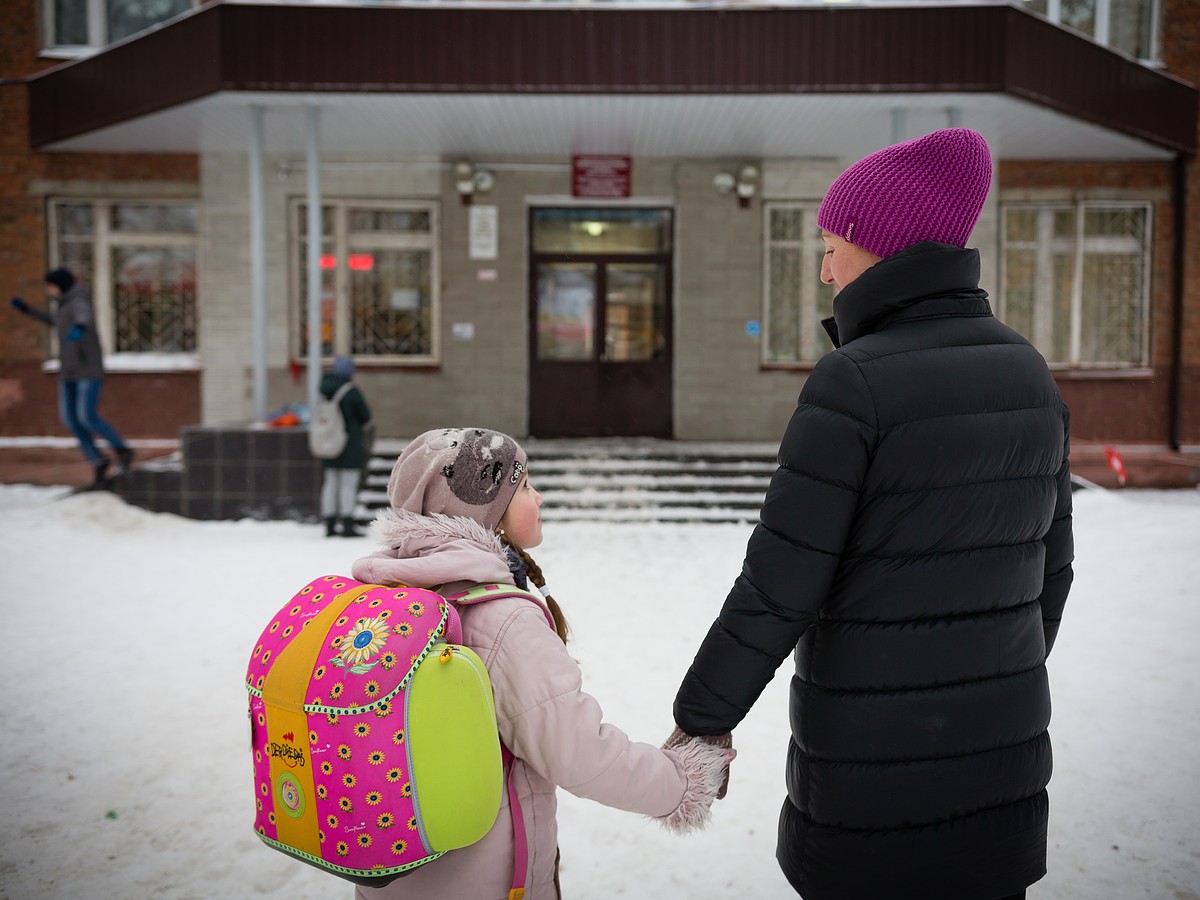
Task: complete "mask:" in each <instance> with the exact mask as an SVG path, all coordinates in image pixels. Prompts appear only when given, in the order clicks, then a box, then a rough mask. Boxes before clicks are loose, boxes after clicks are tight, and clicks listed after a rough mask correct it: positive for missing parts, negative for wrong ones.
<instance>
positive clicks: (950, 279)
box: [821, 241, 992, 347]
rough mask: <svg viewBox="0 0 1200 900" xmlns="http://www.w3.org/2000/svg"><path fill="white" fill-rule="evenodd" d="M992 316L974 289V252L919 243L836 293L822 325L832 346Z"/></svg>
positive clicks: (982, 295) (976, 285)
mask: <svg viewBox="0 0 1200 900" xmlns="http://www.w3.org/2000/svg"><path fill="white" fill-rule="evenodd" d="M991 314H992V309H991V306H990V305H989V304H988V301H987V294H986V293H985V292H984V291H982V290H980V289H979V251H978V250H973V249H964V248H962V247H955V246H954V245H953V244H939V243H935V242H934V241H922V242H921V243H919V244H913V245H912V246H911V247H906V248H905V249H903V250H901V251H900V252H898V253H893V254H892V255H891V256H889V257H887V258H886V259H883V260H880V261H879V262H877V263H876V264H875V265H873V266H872V267H871V268H869V269H867V270H866V271H865V272H863V273H862V274H861V275H859V276H858V278H856V279H854V281H853V282H852V283H850V284H848V285H846V287H845V288H844V289H843V290H841V291H839V292H838V295H837V297H835V298H834V301H833V315H832V316H831V317H830V318H828V319H823V320H822V321H821V324H822V326H824V328H825V331H826V332H827V333H828V334H829V337H830V339H831V340H832V341H833V345H834V346H835V347H841V346H844V345H845V344H848V343H850V341H852V340H854V339H855V338H859V337H862V336H863V335H864V334H870V333H871V332H873V331H878V330H880V329H881V328H884V327H886V326H887V325H891V324H892V323H894V322H897V321H902V320H905V319H914V318H935V317H938V318H940V317H943V316H953V315H976V316H980V315H988V316H990V315H991Z"/></svg>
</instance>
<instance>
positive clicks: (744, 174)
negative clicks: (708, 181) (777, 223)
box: [712, 163, 758, 207]
mask: <svg viewBox="0 0 1200 900" xmlns="http://www.w3.org/2000/svg"><path fill="white" fill-rule="evenodd" d="M712 186H713V190H715V191H716V192H717V193H718V194H735V195H736V196H737V201H738V206H741V207H747V206H749V205H750V199H751V198H752V197H753V196H754V195H755V194H757V193H758V166H754V165H751V164H750V163H746V164H744V165H742V166H740V167H739V168H738V170H737V173H736V174H735V173H733V172H718V173H717V174H716V175H714V176H713V180H712Z"/></svg>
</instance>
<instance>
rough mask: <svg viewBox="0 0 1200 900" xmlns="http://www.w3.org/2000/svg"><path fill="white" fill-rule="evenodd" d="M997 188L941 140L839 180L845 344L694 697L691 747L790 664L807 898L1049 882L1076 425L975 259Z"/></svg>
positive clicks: (901, 150) (801, 880)
mask: <svg viewBox="0 0 1200 900" xmlns="http://www.w3.org/2000/svg"><path fill="white" fill-rule="evenodd" d="M931 169H932V170H934V171H936V173H937V175H938V177H937V178H930V177H927V176H928V174H929V172H928V170H931ZM946 170H949V171H946ZM990 174H991V161H990V155H988V151H987V145H986V144H985V143H984V142H983V138H982V137H980V136H979V135H977V134H976V133H975V132H971V131H968V130H966V129H947V130H945V131H942V132H936V133H935V134H933V135H929V136H927V137H926V138H922V139H919V140H918V141H910V142H908V143H906V144H900V145H895V146H893V147H888V148H885V149H884V150H882V151H879V152H878V153H877V154H873V155H872V156H870V157H867V158H865V159H864V160H861V161H860V162H859V163H857V164H856V165H855V166H854V167H851V168H850V169H849V170H847V172H845V173H843V175H842V176H841V177H840V178H839V180H838V181H837V182H835V184H834V186H833V187H832V188H831V189H830V192H829V194H828V195H827V196H826V199H825V202H824V203H823V204H822V209H821V213H820V215H819V216H818V223H819V224H820V225H821V227H822V229H823V236H824V237H825V240H826V246H827V256H826V261H825V264H824V265H823V268H822V276H823V278H825V279H826V280H827V281H829V280H834V281H836V282H837V283H838V286H839V288H842V290H841V291H840V293H839V294H838V296H837V298H836V300H835V303H834V316H833V321H832V322H831V323H830V324H829V325H827V327H828V328H829V329H830V333H831V335H832V336H833V337H834V343H835V345H837V348H838V349H835V350H834V351H833V352H832V353H830V354H829V355H827V356H826V357H825V358H824V359H822V360H821V361H820V362H819V363H818V364H817V365H816V367H815V368H814V369H813V372H812V374H811V375H810V376H809V378H808V380H807V381H806V382H805V385H804V388H803V391H802V392H801V395H800V400H799V405H798V407H797V409H796V412H795V414H794V415H793V417H792V420H791V423H790V424H789V426H788V429H787V432H786V434H785V436H784V438H783V442H782V444H781V446H780V450H779V469H778V470H777V472H776V474H775V476H774V478H773V480H772V482H771V486H770V489H769V491H768V493H767V497H766V500H765V502H764V504H763V508H762V513H761V524H760V525H759V526H758V527H757V528H756V529H755V531H754V533H753V535H752V536H751V538H750V541H749V545H748V547H747V551H746V559H745V563H744V566H743V569H742V573H741V575H740V576H739V577H738V578H737V580H736V581H735V583H734V586H733V589H732V590H731V592H730V594H729V597H728V599H727V600H726V601H725V605H724V608H723V609H722V610H721V614H720V617H719V618H718V619H717V621H716V622H715V623H714V625H713V626H712V629H711V630H710V632H709V634H708V637H707V638H706V639H705V641H704V643H703V645H702V646H701V647H700V650H699V652H698V654H697V656H696V659H695V661H694V663H693V665H692V667H691V669H690V670H689V671H688V673H687V676H686V677H685V679H684V682H683V685H682V687H681V688H680V691H679V694H678V697H677V698H676V702H675V716H676V721H677V723H678V725H679V727H680V730H681V731H682V732H684V733H687V734H691V735H714V736H723V735H725V734H726V733H727V732H729V731H730V730H732V728H733V727H734V726H736V725H737V723H738V722H739V721H741V719H742V718H743V716H744V715H745V714H746V712H747V711H748V710H749V709H750V707H751V706H752V705H753V703H754V702H755V700H756V699H757V698H758V696H759V694H760V692H761V691H762V689H763V687H764V686H765V685H766V683H767V682H768V681H769V680H770V679H771V677H772V675H773V673H774V671H775V669H776V668H777V667H778V665H779V664H780V662H782V660H783V659H784V658H785V657H786V656H788V655H789V654H790V653H792V652H793V650H794V651H795V655H796V674H795V676H794V677H793V679H792V688H791V726H792V740H791V742H790V746H789V748H788V754H787V769H786V772H787V794H788V796H787V799H786V800H785V801H784V804H783V811H782V814H781V818H780V825H779V843H778V850H777V858H778V861H779V864H780V866H781V867H782V869H783V872H784V874H785V875H786V876H787V878H788V880H789V881H790V882H791V884H792V885H793V887H795V889H796V891H797V892H798V893H800V894H801V895H802V896H803V897H804V898H805V900H888V898H914V900H916V898H920V900H937V898H944V900H997V898H1008V897H1021V896H1024V891H1025V888H1026V887H1027V886H1028V885H1029V884H1032V883H1033V882H1034V881H1036V880H1037V879H1039V878H1040V877H1041V876H1042V875H1043V874H1044V873H1045V871H1046V823H1047V815H1048V804H1047V793H1046V785H1047V783H1048V781H1049V779H1050V770H1051V757H1050V739H1049V736H1048V734H1047V730H1046V729H1047V725H1048V724H1049V721H1050V692H1049V687H1048V684H1047V678H1046V668H1045V665H1044V663H1045V658H1046V655H1047V654H1048V653H1049V651H1050V648H1051V647H1052V646H1053V643H1054V638H1055V635H1056V634H1057V631H1058V625H1059V620H1060V618H1061V615H1062V609H1063V604H1064V602H1065V600H1066V597H1067V592H1068V590H1069V588H1070V584H1071V578H1072V570H1071V561H1072V556H1073V551H1072V537H1071V493H1070V473H1069V468H1068V461H1067V455H1068V440H1069V430H1068V414H1067V409H1066V407H1065V406H1064V404H1063V402H1062V399H1061V397H1060V396H1059V392H1058V389H1057V387H1056V385H1055V383H1054V379H1053V378H1052V377H1051V375H1050V373H1049V371H1048V370H1047V367H1046V364H1045V361H1044V360H1043V359H1042V357H1041V356H1040V355H1039V354H1038V353H1037V351H1036V350H1034V348H1033V347H1031V346H1030V345H1029V343H1028V342H1027V341H1025V340H1024V339H1023V338H1022V337H1021V336H1020V335H1018V334H1017V333H1015V332H1014V331H1012V330H1011V329H1009V328H1007V327H1005V326H1004V325H1002V324H1001V323H1000V322H998V321H997V320H996V319H995V318H994V317H993V315H992V312H991V309H990V308H989V305H988V301H987V296H986V294H985V293H984V292H983V291H981V290H980V289H979V287H978V281H979V258H978V254H977V252H976V251H974V250H966V249H963V247H962V245H963V244H965V242H966V239H967V237H968V236H969V234H970V231H971V229H972V228H973V227H974V223H975V221H976V219H977V218H978V215H979V211H980V209H981V207H982V204H983V200H984V197H985V196H986V193H987V189H988V186H989V184H990ZM898 185H899V186H898ZM964 229H965V230H964ZM923 238H933V240H923ZM848 239H849V240H848ZM714 739H719V738H714Z"/></svg>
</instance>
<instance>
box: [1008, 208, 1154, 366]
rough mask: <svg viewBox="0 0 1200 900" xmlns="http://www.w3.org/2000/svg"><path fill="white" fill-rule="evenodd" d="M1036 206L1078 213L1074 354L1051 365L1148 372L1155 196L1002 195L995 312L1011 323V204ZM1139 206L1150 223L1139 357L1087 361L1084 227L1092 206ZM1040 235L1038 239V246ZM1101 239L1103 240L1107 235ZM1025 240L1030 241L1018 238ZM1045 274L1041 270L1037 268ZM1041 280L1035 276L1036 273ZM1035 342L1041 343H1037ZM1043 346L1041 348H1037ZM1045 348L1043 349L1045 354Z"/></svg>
mask: <svg viewBox="0 0 1200 900" xmlns="http://www.w3.org/2000/svg"><path fill="white" fill-rule="evenodd" d="M1019 209H1024V210H1036V211H1038V212H1041V213H1045V214H1047V215H1053V213H1054V211H1055V210H1070V211H1071V212H1072V214H1073V215H1074V217H1075V234H1074V235H1073V237H1072V238H1071V241H1072V256H1071V264H1072V268H1073V272H1074V274H1073V276H1072V289H1071V304H1070V309H1071V321H1070V322H1069V323H1068V327H1069V328H1070V330H1071V337H1070V343H1069V347H1070V350H1069V352H1068V356H1069V359H1068V360H1066V361H1061V360H1050V359H1047V360H1046V363H1047V365H1048V366H1049V367H1050V369H1051V370H1053V371H1055V372H1088V373H1103V372H1113V373H1116V374H1135V373H1139V372H1145V371H1147V370H1149V369H1150V368H1151V366H1152V365H1153V362H1152V359H1151V348H1152V346H1153V344H1152V335H1151V329H1152V325H1153V318H1152V315H1151V297H1152V290H1151V280H1152V278H1153V271H1154V212H1155V203H1154V201H1152V200H1133V199H1131V200H1087V199H1066V198H1063V199H1059V200H1053V199H1046V200H1014V201H1005V200H1001V201H1000V208H999V241H998V243H999V247H998V256H999V260H998V270H999V298H998V302H997V304H996V307H997V309H996V312H997V316H998V317H999V319H1000V321H1001V322H1004V323H1005V324H1007V323H1008V250H1009V247H1010V242H1009V240H1008V220H1007V215H1008V212H1009V211H1010V210H1019ZM1106 209H1107V210H1135V209H1140V210H1142V211H1143V215H1144V216H1145V219H1144V221H1145V228H1144V232H1143V234H1142V240H1141V244H1142V247H1141V250H1142V272H1143V277H1142V280H1141V285H1140V294H1141V296H1140V297H1139V298H1138V302H1137V306H1136V308H1137V312H1138V315H1139V316H1140V324H1141V336H1140V341H1139V346H1138V354H1139V358H1138V359H1136V360H1130V361H1126V362H1114V361H1106V362H1084V361H1083V360H1081V359H1080V354H1081V352H1082V331H1083V319H1082V313H1083V309H1082V297H1083V280H1082V275H1083V263H1084V257H1085V256H1086V252H1085V250H1086V247H1087V244H1088V240H1087V238H1086V236H1085V235H1084V234H1083V229H1084V227H1085V218H1084V216H1085V215H1086V213H1087V212H1088V211H1093V210H1106ZM1036 240H1037V239H1036V238H1035V239H1034V244H1035V248H1034V249H1036ZM1097 240H1103V239H1102V238H1100V239H1097ZM1019 243H1025V242H1019ZM1037 274H1038V275H1040V274H1041V273H1037ZM1035 280H1036V277H1035ZM1037 302H1038V298H1037V296H1036V294H1035V296H1034V298H1033V303H1034V305H1035V310H1036V304H1037ZM1035 314H1036V313H1035ZM1023 336H1024V337H1025V338H1026V339H1027V340H1029V342H1030V343H1031V344H1032V343H1033V336H1032V335H1023ZM1035 347H1036V345H1035ZM1037 349H1038V350H1039V352H1041V349H1040V348H1037ZM1044 355H1045V354H1043V356H1044Z"/></svg>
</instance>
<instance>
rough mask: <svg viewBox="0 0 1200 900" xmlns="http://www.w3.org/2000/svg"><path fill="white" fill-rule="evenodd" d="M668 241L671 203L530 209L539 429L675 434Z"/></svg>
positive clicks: (533, 400)
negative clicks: (665, 205)
mask: <svg viewBox="0 0 1200 900" xmlns="http://www.w3.org/2000/svg"><path fill="white" fill-rule="evenodd" d="M670 242H671V211H670V210H663V209H623V208H605V209H590V210H589V209H576V208H571V209H537V210H533V211H532V213H531V241H530V244H531V247H532V248H533V252H532V254H531V261H530V273H531V285H530V321H531V328H530V334H531V347H530V357H531V359H530V390H529V394H530V431H531V433H532V434H534V435H537V436H543V437H551V436H558V437H591V436H603V435H629V436H632V435H647V436H658V437H670V436H671V434H672V427H673V425H672V411H671V393H672V391H671V326H670V310H671V304H670V291H671V277H670V276H671V254H670V246H671V244H670Z"/></svg>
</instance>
